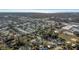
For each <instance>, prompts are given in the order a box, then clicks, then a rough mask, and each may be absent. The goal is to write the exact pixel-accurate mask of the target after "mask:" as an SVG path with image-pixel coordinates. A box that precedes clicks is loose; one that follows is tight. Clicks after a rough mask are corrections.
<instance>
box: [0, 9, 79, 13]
mask: <svg viewBox="0 0 79 59" xmlns="http://www.w3.org/2000/svg"><path fill="white" fill-rule="evenodd" d="M0 12H39V13H57V12H79V9H0Z"/></svg>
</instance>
